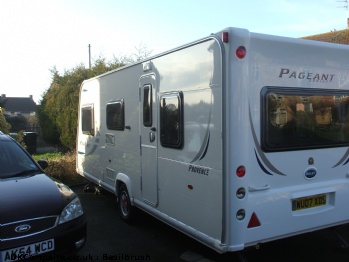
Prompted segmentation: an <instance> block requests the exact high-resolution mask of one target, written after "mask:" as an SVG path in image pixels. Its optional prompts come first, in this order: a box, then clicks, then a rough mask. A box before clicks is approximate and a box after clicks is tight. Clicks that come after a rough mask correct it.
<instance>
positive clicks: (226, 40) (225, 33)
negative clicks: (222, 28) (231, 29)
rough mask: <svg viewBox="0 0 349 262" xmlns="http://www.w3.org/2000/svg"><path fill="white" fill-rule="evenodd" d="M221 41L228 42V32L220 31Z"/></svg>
mask: <svg viewBox="0 0 349 262" xmlns="http://www.w3.org/2000/svg"><path fill="white" fill-rule="evenodd" d="M222 41H223V43H228V41H229V34H228V32H223V33H222Z"/></svg>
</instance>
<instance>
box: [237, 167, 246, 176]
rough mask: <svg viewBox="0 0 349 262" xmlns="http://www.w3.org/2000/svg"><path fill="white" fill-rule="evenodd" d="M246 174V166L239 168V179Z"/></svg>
mask: <svg viewBox="0 0 349 262" xmlns="http://www.w3.org/2000/svg"><path fill="white" fill-rule="evenodd" d="M245 174H246V169H245V167H244V166H239V167H238V168H237V169H236V175H237V176H238V177H243V176H244V175H245Z"/></svg>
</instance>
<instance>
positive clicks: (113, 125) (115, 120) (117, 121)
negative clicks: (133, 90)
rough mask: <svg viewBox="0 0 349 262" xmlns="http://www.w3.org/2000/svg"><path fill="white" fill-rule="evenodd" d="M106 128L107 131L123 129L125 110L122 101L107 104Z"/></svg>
mask: <svg viewBox="0 0 349 262" xmlns="http://www.w3.org/2000/svg"><path fill="white" fill-rule="evenodd" d="M107 128H108V129H109V130H124V129H125V110H124V100H123V99H120V100H116V101H111V102H108V103H107Z"/></svg>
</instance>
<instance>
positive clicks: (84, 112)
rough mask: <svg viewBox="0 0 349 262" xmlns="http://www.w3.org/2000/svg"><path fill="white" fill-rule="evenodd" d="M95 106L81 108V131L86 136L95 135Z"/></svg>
mask: <svg viewBox="0 0 349 262" xmlns="http://www.w3.org/2000/svg"><path fill="white" fill-rule="evenodd" d="M93 114H94V113H93V105H89V106H84V107H82V108H81V129H82V133H83V134H85V135H94V132H95V131H94V130H95V127H94V118H93Z"/></svg>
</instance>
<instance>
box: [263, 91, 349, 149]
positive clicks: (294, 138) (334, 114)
mask: <svg viewBox="0 0 349 262" xmlns="http://www.w3.org/2000/svg"><path fill="white" fill-rule="evenodd" d="M261 112H262V120H263V121H262V123H263V124H262V147H263V149H264V150H265V151H285V150H297V149H311V148H323V147H335V146H349V92H348V91H341V90H317V89H293V88H287V89H285V88H274V87H273V88H270V87H269V88H264V90H263V91H262V111H261Z"/></svg>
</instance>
